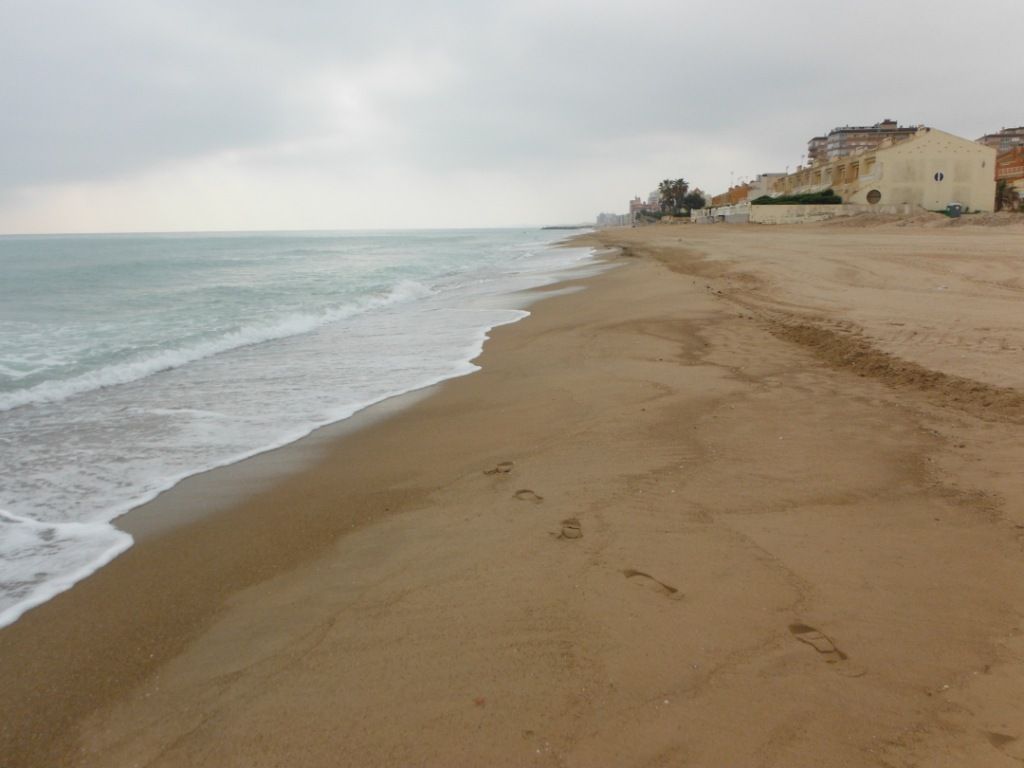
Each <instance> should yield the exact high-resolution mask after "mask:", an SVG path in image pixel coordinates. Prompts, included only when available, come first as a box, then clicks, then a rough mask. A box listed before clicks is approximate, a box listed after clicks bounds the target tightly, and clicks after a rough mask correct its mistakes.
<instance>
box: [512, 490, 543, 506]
mask: <svg viewBox="0 0 1024 768" xmlns="http://www.w3.org/2000/svg"><path fill="white" fill-rule="evenodd" d="M512 496H513V498H516V499H518V500H519V501H532V502H533V503H534V504H540V503H541V502H542V501H544V497H543V496H541V495H540V494H537V493H534V492H533V491H531V490H530V489H529V488H521V489H520V490H518V491H516V492H515V493H514V494H512Z"/></svg>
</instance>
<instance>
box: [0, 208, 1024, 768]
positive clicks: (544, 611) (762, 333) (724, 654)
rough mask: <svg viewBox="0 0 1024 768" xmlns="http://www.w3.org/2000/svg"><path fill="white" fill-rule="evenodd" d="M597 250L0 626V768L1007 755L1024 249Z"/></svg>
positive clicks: (1019, 489) (1021, 542) (1023, 361)
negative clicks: (474, 365)
mask: <svg viewBox="0 0 1024 768" xmlns="http://www.w3.org/2000/svg"><path fill="white" fill-rule="evenodd" d="M590 242H594V243H597V242H601V243H604V244H614V245H618V246H621V247H623V248H625V255H624V256H622V257H621V258H619V259H617V262H618V263H619V264H620V265H621V266H619V268H617V269H614V270H612V271H610V272H608V273H606V274H604V275H601V276H598V277H595V278H590V279H588V280H586V281H584V283H585V285H586V290H585V291H583V292H580V293H574V294H570V295H563V296H559V297H557V298H553V299H550V300H548V301H544V302H542V303H540V304H538V305H536V306H535V307H534V314H533V315H532V316H531V317H530V318H528V319H527V320H525V321H523V322H521V323H518V324H516V325H513V326H507V327H503V328H500V329H497V330H496V331H495V332H494V334H493V338H492V340H491V341H490V342H488V344H487V346H486V348H485V351H484V354H483V356H482V358H481V359H480V361H479V362H480V363H481V364H482V366H483V370H482V371H481V372H479V373H477V374H474V375H472V376H469V377H465V378H462V379H457V380H454V381H451V382H448V383H446V384H444V385H442V386H440V387H436V388H434V389H432V390H431V391H430V392H429V393H427V394H426V396H425V397H422V398H419V399H418V400H417V401H416V402H415V403H413V404H412V405H410V406H409V407H405V408H394V407H392V408H390V409H387V412H386V413H381V414H380V415H379V416H374V415H372V414H371V415H368V416H367V419H366V420H367V423H366V424H357V425H348V426H347V427H345V428H343V429H340V431H338V432H337V433H332V432H330V431H328V432H325V433H321V434H320V435H318V437H317V438H315V440H314V442H312V443H304V444H302V445H299V446H292V447H291V448H285V449H282V450H281V451H278V452H274V453H272V454H267V455H265V456H264V457H261V458H260V459H259V460H258V462H257V463H253V464H248V465H238V467H235V468H228V469H226V470H218V471H215V472H212V473H209V474H208V475H207V476H204V477H202V478H197V479H195V480H194V481H193V482H192V483H189V484H185V485H184V486H182V487H180V488H178V489H176V490H175V491H172V492H171V493H169V494H166V495H165V496H164V497H162V498H161V499H159V500H158V502H157V504H160V505H162V506H161V509H160V510H159V511H160V513H161V514H162V515H163V514H165V513H170V514H172V515H174V516H175V520H176V523H177V524H176V525H175V526H174V527H165V526H159V527H154V526H153V525H152V524H151V522H152V520H155V519H156V517H155V515H154V514H153V513H152V512H147V511H146V510H142V511H141V514H140V515H137V516H136V517H135V518H134V520H135V522H134V523H133V524H134V525H137V526H139V528H138V529H137V532H142V533H144V534H145V535H143V536H141V540H140V542H139V543H138V545H137V546H135V547H133V548H132V549H131V550H129V551H128V552H127V553H126V554H125V555H123V556H122V557H121V558H119V559H118V560H116V561H115V562H114V563H112V564H111V565H110V566H108V567H107V568H104V569H103V570H101V571H100V572H99V573H97V574H96V575H95V576H93V577H92V578H90V579H88V580H87V581H85V582H83V583H81V584H79V585H77V586H76V587H75V588H74V589H73V590H71V591H70V592H68V593H65V594H64V595H61V596H59V597H58V598H56V599H54V600H53V601H51V602H50V603H47V604H46V605H44V606H42V607H41V608H39V609H37V610H34V611H31V612H29V613H28V614H26V615H25V616H24V617H23V618H22V619H21V620H20V621H19V622H17V623H16V624H15V625H13V626H12V627H10V628H7V629H4V630H0V703H2V707H3V711H4V717H3V718H2V722H0V755H2V759H0V764H2V765H4V766H5V767H6V766H12V767H13V766H46V765H80V766H134V765H146V766H211V765H217V766H259V765H303V766H318V765H323V766H327V765H331V766H336V765H352V766H377V765H380V766H385V765H396V766H397V765H430V766H434V765H437V766H462V765H508V766H522V765H541V766H543V765H550V766H567V765H568V766H605V765H608V766H660V765H664V766H676V765H679V766H682V765H686V766H721V765H765V766H774V765H785V766H847V765H886V766H889V765H930V766H931V765H934V766H943V765H949V766H954V765H955V766H962V765H972V766H989V765H991V766H1003V765H1006V766H1010V765H1018V764H1019V763H1020V761H1021V760H1022V759H1024V664H1022V662H1024V636H1022V634H1021V628H1022V621H1021V620H1022V613H1024V508H1022V507H1024V505H1022V500H1024V475H1022V473H1020V471H1019V467H1020V466H1021V465H1022V464H1024V439H1022V429H1024V322H1022V317H1024V315H1022V310H1021V306H1022V298H1024V282H1022V277H1021V275H1022V274H1024V273H1022V264H1024V248H1022V245H1024V231H1022V230H1021V229H1019V228H1001V229H998V230H996V229H993V230H988V229H983V228H962V229H959V230H956V231H945V230H943V231H941V232H940V231H933V230H925V229H914V228H904V229H897V228H894V227H879V228H865V229H856V230H855V229H844V228H837V227H777V228H761V227H727V226H710V227H696V226H682V225H680V226H657V227H649V228H646V229H636V230H610V231H607V232H604V233H601V234H600V235H597V236H593V237H591V240H590ZM259 462H262V464H260V463H259ZM268 476H269V479H268ZM147 515H148V516H149V517H148V518H147ZM147 519H148V520H149V521H150V523H147V522H146V520H147Z"/></svg>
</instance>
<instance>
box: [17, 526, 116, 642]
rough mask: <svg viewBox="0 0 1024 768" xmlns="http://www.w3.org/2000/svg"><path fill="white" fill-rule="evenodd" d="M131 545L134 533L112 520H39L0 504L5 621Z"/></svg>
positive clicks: (70, 583) (77, 579)
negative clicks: (57, 521)
mask: <svg viewBox="0 0 1024 768" xmlns="http://www.w3.org/2000/svg"><path fill="white" fill-rule="evenodd" d="M131 545H132V537H131V536H129V535H128V534H127V533H125V532H124V531H119V530H117V529H116V528H115V527H114V526H112V525H110V524H108V523H40V522H37V521H36V520H32V519H29V518H26V517H19V516H18V515H15V514H12V513H10V512H5V511H4V510H2V509H0V595H2V597H3V599H2V601H0V627H5V626H7V625H8V624H13V623H14V622H15V621H17V620H18V618H19V617H20V616H21V615H22V614H23V613H24V612H25V611H27V610H29V609H30V608H34V607H35V606H37V605H40V604H41V603H45V602H46V601H47V600H49V599H50V598H52V597H53V596H54V595H58V594H60V593H61V592H63V591H64V590H66V589H69V588H70V587H72V586H73V585H74V584H75V583H76V582H78V581H81V580H82V579H84V578H85V577H86V576H88V575H89V574H90V573H93V572H94V571H95V570H96V569H97V568H102V567H103V566H104V565H106V564H107V563H109V562H110V561H111V560H113V559H114V558H115V557H117V556H118V555H119V554H121V553H122V552H124V551H125V550H126V549H128V547H130V546H131Z"/></svg>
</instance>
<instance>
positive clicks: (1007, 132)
mask: <svg viewBox="0 0 1024 768" xmlns="http://www.w3.org/2000/svg"><path fill="white" fill-rule="evenodd" d="M978 143H979V144H984V145H985V146H986V147H992V148H993V149H994V150H995V151H996V152H998V153H999V154H1002V153H1004V152H1009V151H1010V150H1011V149H1016V148H1017V147H1024V126H1021V127H1019V128H1003V129H1002V130H1001V131H999V132H998V133H986V134H985V135H984V136H982V137H981V138H980V139H978Z"/></svg>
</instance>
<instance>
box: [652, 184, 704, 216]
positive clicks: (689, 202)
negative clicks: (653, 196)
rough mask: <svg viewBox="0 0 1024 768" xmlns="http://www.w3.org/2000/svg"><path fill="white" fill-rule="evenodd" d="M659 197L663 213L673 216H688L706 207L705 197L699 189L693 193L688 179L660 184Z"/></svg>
mask: <svg viewBox="0 0 1024 768" xmlns="http://www.w3.org/2000/svg"><path fill="white" fill-rule="evenodd" d="M658 196H659V203H660V205H661V212H662V213H663V214H667V215H672V216H688V215H689V213H690V211H694V210H698V209H700V208H703V207H704V206H705V205H706V201H705V200H704V195H703V194H701V192H700V190H698V189H694V190H693V191H692V192H691V191H690V184H689V182H688V181H687V180H686V179H665V180H664V181H662V182H661V183H660V184H658Z"/></svg>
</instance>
